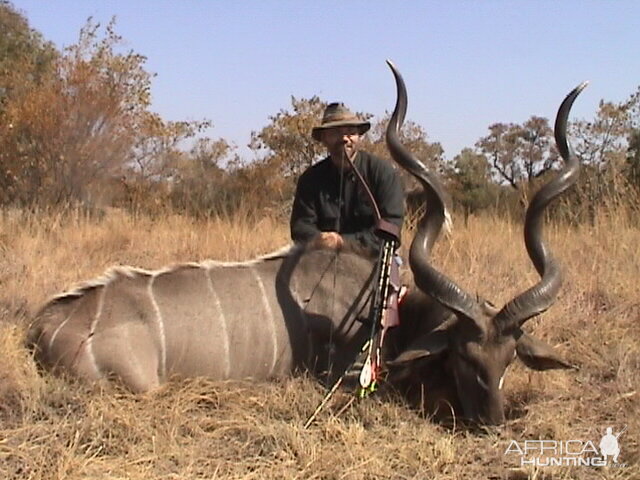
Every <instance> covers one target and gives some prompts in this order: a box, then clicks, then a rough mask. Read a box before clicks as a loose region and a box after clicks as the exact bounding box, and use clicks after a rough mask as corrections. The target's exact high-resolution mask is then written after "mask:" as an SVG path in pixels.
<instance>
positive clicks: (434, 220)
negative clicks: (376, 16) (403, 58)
mask: <svg viewBox="0 0 640 480" xmlns="http://www.w3.org/2000/svg"><path fill="white" fill-rule="evenodd" d="M387 64H388V65H389V67H390V68H391V71H392V72H393V75H394V77H395V80H396V86H397V101H396V105H395V108H394V110H393V113H392V115H391V119H390V120H389V125H388V127H387V134H386V140H387V148H388V149H389V153H390V154H391V157H392V158H393V159H394V160H395V161H396V162H397V163H398V164H399V165H400V166H401V167H402V168H404V169H405V170H406V171H408V172H409V173H410V174H411V175H413V176H414V177H416V178H417V179H418V181H419V182H420V183H421V184H422V186H423V188H424V192H425V195H426V207H427V208H426V211H425V214H424V215H423V216H422V218H421V219H420V222H419V225H418V229H417V232H416V235H415V237H414V239H413V242H412V243H411V249H410V252H409V266H410V267H411V271H412V272H413V276H414V280H415V283H416V286H417V287H418V288H419V289H420V290H422V291H423V292H424V293H426V294H427V295H429V296H431V297H432V298H434V299H435V300H436V301H438V302H439V303H441V304H442V305H444V306H446V307H448V308H449V309H451V310H452V311H454V312H456V313H457V314H459V315H461V316H463V317H467V318H469V319H472V320H474V321H475V320H476V319H478V318H479V316H480V315H481V313H480V307H479V305H478V303H477V302H476V300H475V298H474V297H473V296H471V295H469V294H467V293H466V292H465V291H463V290H462V289H461V288H460V287H459V286H458V285H456V284H455V283H454V282H452V281H451V280H450V279H449V278H447V277H446V276H445V275H443V274H442V273H441V272H439V271H437V270H436V269H435V268H434V267H432V266H431V264H430V263H429V255H430V253H431V248H432V247H433V245H434V243H435V241H436V239H437V238H438V235H439V234H440V230H441V229H442V225H443V223H444V221H445V215H446V208H445V200H444V198H445V195H444V191H443V189H442V185H441V184H440V181H439V180H438V178H437V177H436V176H435V175H434V174H433V173H431V172H429V170H427V168H426V167H425V166H424V164H423V163H422V162H420V161H419V160H418V159H416V158H415V157H414V156H413V155H412V154H411V152H409V151H408V150H407V149H406V148H405V147H404V145H402V143H400V140H399V138H398V132H399V130H400V127H401V126H402V123H403V121H404V117H405V113H406V111H407V89H406V87H405V84H404V80H403V79H402V76H401V75H400V72H398V70H397V68H396V67H395V66H394V65H393V63H391V62H390V61H389V60H387Z"/></svg>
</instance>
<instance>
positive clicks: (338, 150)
mask: <svg viewBox="0 0 640 480" xmlns="http://www.w3.org/2000/svg"><path fill="white" fill-rule="evenodd" d="M360 138H361V137H360V134H359V133H358V127H335V128H329V129H327V130H324V131H323V132H322V137H321V141H322V143H323V145H324V146H325V147H327V150H328V151H329V154H330V155H331V157H332V158H333V159H334V161H335V162H341V161H342V158H343V154H344V153H345V152H346V153H347V155H349V157H353V155H355V153H356V152H357V151H358V143H359V142H360Z"/></svg>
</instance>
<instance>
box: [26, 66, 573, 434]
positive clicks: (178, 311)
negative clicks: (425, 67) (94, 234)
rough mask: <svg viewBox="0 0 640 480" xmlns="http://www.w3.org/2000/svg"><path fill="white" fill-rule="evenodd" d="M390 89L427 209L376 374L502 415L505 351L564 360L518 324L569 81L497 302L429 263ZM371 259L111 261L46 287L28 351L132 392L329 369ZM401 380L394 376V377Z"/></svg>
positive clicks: (545, 281) (553, 287)
mask: <svg viewBox="0 0 640 480" xmlns="http://www.w3.org/2000/svg"><path fill="white" fill-rule="evenodd" d="M390 66H391V68H392V70H393V73H394V75H395V78H396V83H397V87H398V101H397V103H396V107H395V110H394V112H393V115H392V117H391V120H390V123H389V126H388V129H387V144H388V147H389V151H390V153H391V155H392V157H393V159H394V160H395V161H396V162H397V163H398V164H399V165H400V166H401V167H402V168H404V169H406V170H407V171H409V172H410V173H411V174H412V175H414V176H415V177H416V178H418V180H419V181H420V182H421V183H422V184H423V187H424V188H425V191H426V194H427V207H428V208H427V211H426V214H425V216H424V217H423V219H422V220H421V223H420V225H419V228H418V231H417V233H416V236H415V238H414V239H413V242H412V244H411V249H410V258H409V263H410V267H411V270H412V272H413V275H414V280H415V287H413V288H412V289H411V290H410V292H409V293H408V294H407V295H406V296H405V299H404V301H403V302H402V303H401V305H400V317H401V325H400V326H399V327H395V329H393V330H392V331H391V332H392V333H391V334H390V336H389V340H388V341H387V342H386V344H385V351H386V354H385V356H386V358H387V359H389V358H391V359H392V360H390V361H389V362H388V365H389V377H388V378H389V382H390V383H391V384H392V385H393V386H397V388H400V389H402V390H405V389H406V390H408V391H409V392H411V391H414V392H415V391H421V393H425V394H426V398H427V401H428V402H430V403H429V405H428V406H427V408H428V409H429V410H431V408H429V406H433V407H434V409H435V407H436V406H437V405H439V404H440V403H441V402H440V401H441V400H446V402H447V403H448V404H450V405H452V406H453V407H454V409H455V412H456V413H457V414H459V415H461V416H463V417H466V418H468V419H470V420H472V421H476V422H479V423H488V424H495V423H501V422H503V421H504V408H503V401H502V393H501V391H500V387H501V385H500V383H501V378H502V377H503V375H504V373H505V370H506V368H507V366H508V364H509V363H510V362H511V361H512V359H513V357H514V355H515V354H516V353H517V355H518V356H520V358H521V359H522V360H523V361H524V362H525V363H526V364H527V365H528V366H530V367H533V368H538V369H544V368H566V367H568V365H567V364H566V363H564V362H563V361H561V360H560V359H558V358H557V357H556V356H555V354H554V353H553V351H552V349H551V348H550V347H548V346H546V345H544V344H542V343H541V342H539V341H537V340H534V339H533V338H532V337H530V336H529V335H527V334H526V333H524V332H523V331H522V329H521V327H522V324H523V323H524V322H525V321H526V320H527V319H529V318H531V317H532V316H535V315H537V314H539V313H541V312H542V311H544V310H545V309H546V308H548V307H549V306H550V305H551V304H552V302H553V300H554V298H555V295H556V293H557V290H558V288H559V285H560V272H559V268H558V267H557V264H556V263H555V261H554V260H553V259H551V257H550V255H549V253H548V251H547V248H546V246H545V245H544V243H543V242H542V240H541V222H542V214H543V211H544V209H545V208H546V206H547V205H548V203H549V202H551V201H552V200H553V199H554V198H556V197H557V196H558V195H560V194H561V193H562V192H563V191H564V190H566V189H567V188H568V187H569V186H570V185H571V184H572V183H573V182H574V181H575V176H576V175H577V169H578V164H577V161H576V160H575V158H574V157H573V156H572V155H571V154H570V151H569V147H568V146H567V143H566V139H565V131H566V120H567V116H568V113H569V109H570V106H571V103H572V102H573V100H574V99H575V97H576V96H577V94H578V93H579V90H580V89H581V88H582V87H579V89H576V90H574V92H572V93H571V94H570V95H569V96H568V97H567V100H565V102H564V103H563V105H562V107H561V108H560V111H559V113H558V119H557V121H556V139H557V143H558V148H559V150H560V153H561V154H562V157H563V158H564V159H565V161H566V165H565V168H564V169H563V171H562V172H560V173H559V174H558V175H557V176H556V178H554V179H553V180H551V181H550V182H549V183H548V184H547V185H546V186H545V187H543V188H542V190H541V191H540V192H539V193H538V194H537V195H536V196H535V197H534V199H533V201H532V203H531V206H530V207H529V209H528V211H527V219H526V225H525V240H526V244H527V250H528V251H529V255H530V257H531V259H532V261H533V263H534V265H535V266H536V268H537V270H538V272H539V273H540V275H541V277H542V280H541V281H540V282H539V283H538V284H537V285H536V286H534V287H532V288H531V289H529V290H527V291H526V292H525V293H523V294H521V295H519V296H517V297H516V298H515V299H514V300H512V301H511V302H509V303H508V304H507V305H506V306H505V307H504V308H503V309H501V310H499V311H498V310H496V309H493V308H492V307H490V306H489V304H488V303H484V302H478V301H477V300H476V299H475V298H474V297H472V296H470V295H468V294H466V293H465V292H464V291H463V290H462V289H460V288H459V287H458V286H457V285H455V284H454V283H453V282H451V281H450V280H449V279H448V278H446V276H444V275H443V274H441V273H440V272H438V271H437V270H436V269H435V268H433V267H432V266H431V265H430V263H429V255H430V250H431V248H432V246H433V244H434V242H435V240H436V238H437V236H438V234H439V232H440V229H441V227H442V223H443V221H444V218H445V214H446V213H445V207H444V200H443V198H444V197H443V193H442V190H441V187H440V184H439V182H438V181H437V179H436V178H435V177H434V176H433V175H432V174H431V173H430V172H428V171H427V170H426V168H425V167H424V166H423V164H422V163H421V162H419V161H418V160H416V159H414V158H413V157H412V155H411V154H410V153H409V152H408V151H407V150H406V149H405V148H404V147H403V146H402V145H401V143H400V141H399V140H398V130H399V128H400V126H401V124H402V122H403V120H404V116H405V113H406V108H407V97H406V90H405V87H404V82H403V80H402V78H401V77H400V75H399V73H398V72H397V70H396V69H395V67H393V66H392V65H391V64H390ZM374 276H375V262H374V261H373V260H372V259H370V258H366V257H364V256H362V255H359V254H356V253H353V252H348V251H343V252H333V251H328V250H305V249H304V248H302V247H293V248H291V249H290V250H288V251H285V252H281V253H278V254H273V255H270V256H268V257H265V258H262V259H258V260H255V261H250V262H244V263H233V264H223V263H219V262H212V261H205V262H202V263H198V264H186V265H180V266H176V267H173V268H169V269H165V270H160V271H154V272H152V271H144V270H139V269H133V268H120V269H114V270H112V271H111V272H110V273H109V274H107V275H106V276H105V277H104V278H102V279H98V280H96V281H93V282H91V283H89V284H85V285H84V286H80V287H79V288H77V289H76V290H74V291H72V292H70V293H66V294H62V295H59V296H57V297H55V298H54V299H53V300H51V301H50V302H49V303H48V304H46V305H45V306H44V307H43V309H42V310H41V311H40V313H39V314H38V315H37V317H36V319H35V321H34V323H33V324H32V326H31V328H30V332H29V336H28V343H29V344H30V345H31V346H32V347H33V348H34V351H35V356H36V358H37V359H38V360H39V362H40V363H41V364H43V365H45V366H47V367H49V368H52V369H61V370H65V371H67V372H71V373H72V374H75V375H79V376H82V377H86V378H89V379H100V378H104V377H108V376H111V375H113V376H117V377H119V378H120V379H122V381H123V382H124V383H125V384H126V385H127V386H129V387H130V388H131V389H132V390H134V391H146V390H149V389H151V388H154V387H155V386H157V385H159V384H160V383H162V382H164V381H165V380H167V379H168V378H170V377H171V376H173V375H178V376H198V375H204V376H208V377H211V378H215V379H240V378H246V377H252V378H256V379H267V378H271V377H278V376H284V375H289V374H291V373H292V372H293V371H295V370H296V369H298V368H310V369H311V370H312V371H315V372H318V371H322V370H324V369H325V368H326V359H327V356H328V353H327V352H329V351H333V352H337V353H335V354H334V355H333V358H332V363H333V364H334V365H335V367H336V368H335V369H336V370H338V371H339V369H341V368H342V367H344V366H346V365H347V364H348V363H349V361H350V360H351V359H353V358H354V357H355V355H356V353H357V351H358V350H359V348H360V346H361V345H362V344H363V342H364V341H365V339H366V336H367V334H368V332H369V331H370V328H369V326H366V325H364V324H363V323H362V322H360V321H359V319H362V318H364V317H366V316H367V314H368V303H367V302H368V299H369V294H370V292H371V288H372V284H373V283H374ZM405 387H406V388H405Z"/></svg>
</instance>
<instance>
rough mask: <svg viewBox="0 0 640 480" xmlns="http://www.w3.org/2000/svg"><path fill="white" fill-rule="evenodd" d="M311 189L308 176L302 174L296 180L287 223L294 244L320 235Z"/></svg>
mask: <svg viewBox="0 0 640 480" xmlns="http://www.w3.org/2000/svg"><path fill="white" fill-rule="evenodd" d="M312 188H313V187H312V182H310V181H309V176H308V175H304V174H303V175H302V176H301V177H300V178H299V179H298V184H297V186H296V193H295V197H294V198H293V207H292V208H291V219H290V221H289V226H290V229H291V239H292V240H293V241H294V242H308V241H309V240H311V239H312V238H314V237H315V236H316V235H318V234H319V233H320V230H319V229H318V226H317V221H318V214H317V212H316V202H315V199H314V195H313V189H312Z"/></svg>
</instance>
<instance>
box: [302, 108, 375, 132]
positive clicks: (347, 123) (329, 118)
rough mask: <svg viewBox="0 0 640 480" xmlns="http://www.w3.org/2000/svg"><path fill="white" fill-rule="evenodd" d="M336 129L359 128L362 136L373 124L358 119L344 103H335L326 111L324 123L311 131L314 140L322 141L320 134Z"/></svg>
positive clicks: (323, 116) (323, 117)
mask: <svg viewBox="0 0 640 480" xmlns="http://www.w3.org/2000/svg"><path fill="white" fill-rule="evenodd" d="M336 127H358V133H359V134H360V135H362V134H364V133H365V132H366V131H367V130H369V128H370V127H371V124H370V123H369V122H366V121H363V120H361V119H360V118H358V117H357V116H356V115H355V114H354V113H352V112H351V110H349V109H348V108H347V107H345V106H344V103H340V102H335V103H330V104H329V105H327V108H325V109H324V114H323V115H322V123H321V124H320V125H319V126H318V127H314V128H313V130H311V136H312V137H313V138H314V140H318V141H320V133H321V132H322V131H323V130H328V129H330V128H336Z"/></svg>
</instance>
